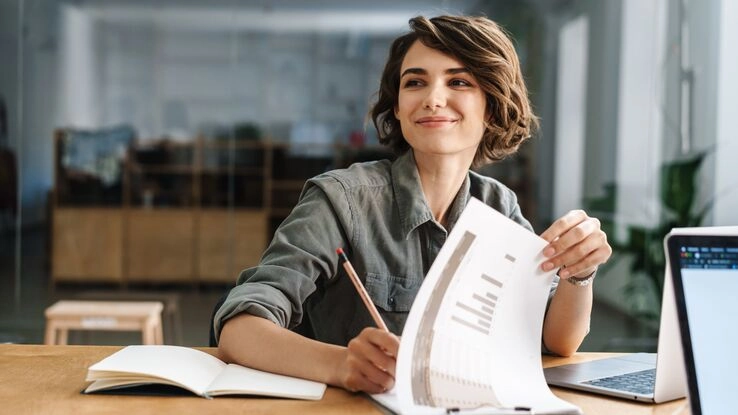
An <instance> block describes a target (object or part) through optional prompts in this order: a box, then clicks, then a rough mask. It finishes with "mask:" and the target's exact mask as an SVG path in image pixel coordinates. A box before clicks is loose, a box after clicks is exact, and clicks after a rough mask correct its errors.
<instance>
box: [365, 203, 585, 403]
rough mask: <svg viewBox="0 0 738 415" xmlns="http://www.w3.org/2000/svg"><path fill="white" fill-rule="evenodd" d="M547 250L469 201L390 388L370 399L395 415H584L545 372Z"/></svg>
mask: <svg viewBox="0 0 738 415" xmlns="http://www.w3.org/2000/svg"><path fill="white" fill-rule="evenodd" d="M546 244H547V243H546V241H544V240H543V239H541V238H540V237H538V236H536V235H535V234H533V233H532V232H530V231H528V230H527V229H525V228H523V227H522V226H520V225H518V224H517V223H515V222H513V221H512V220H510V219H508V218H507V217H505V216H504V215H502V214H500V213H499V212H497V211H495V210H494V209H492V208H490V207H489V206H487V205H485V204H483V203H482V202H480V201H478V200H476V199H472V200H471V201H470V202H469V203H468V205H467V207H466V208H465V210H464V212H463V213H462V215H461V217H460V218H459V220H458V222H457V223H456V225H455V226H454V228H453V230H452V231H451V233H450V234H449V236H448V238H447V240H446V243H445V244H444V245H443V248H442V249H441V251H440V252H439V254H438V256H437V258H436V260H435V262H434V263H433V265H432V266H431V268H430V270H429V272H428V275H426V278H425V281H424V282H423V285H422V286H421V288H420V291H419V292H418V295H417V297H416V299H415V302H414V303H413V306H412V308H411V310H410V314H409V315H408V319H407V322H406V324H405V329H404V331H403V332H402V337H401V341H400V350H399V355H398V359H397V371H396V376H395V388H394V389H393V390H391V391H390V392H388V393H385V394H380V395H372V398H373V399H374V400H375V401H377V402H379V403H380V404H381V405H382V406H384V407H386V408H387V409H389V410H391V411H393V412H395V413H412V414H423V413H428V414H435V413H438V414H443V413H447V411H453V412H456V411H463V412H465V411H467V410H469V411H474V410H476V411H477V412H479V413H485V414H489V413H515V414H518V413H536V414H544V413H580V411H579V409H578V408H577V407H576V406H574V405H572V404H570V403H568V402H566V401H563V400H561V399H559V398H558V397H556V396H555V395H553V393H552V392H551V390H550V389H549V388H548V385H547V384H546V381H545V379H544V376H543V368H542V363H541V330H542V326H543V316H544V313H545V308H546V302H547V299H548V294H549V290H550V287H551V284H552V281H553V278H554V274H555V271H552V272H543V271H541V270H540V267H539V264H540V263H541V262H543V256H542V254H541V251H542V250H543V248H544V247H545V246H546Z"/></svg>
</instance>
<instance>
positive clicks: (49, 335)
mask: <svg viewBox="0 0 738 415" xmlns="http://www.w3.org/2000/svg"><path fill="white" fill-rule="evenodd" d="M44 344H48V345H54V344H56V324H54V322H53V321H49V320H46V332H45V333H44Z"/></svg>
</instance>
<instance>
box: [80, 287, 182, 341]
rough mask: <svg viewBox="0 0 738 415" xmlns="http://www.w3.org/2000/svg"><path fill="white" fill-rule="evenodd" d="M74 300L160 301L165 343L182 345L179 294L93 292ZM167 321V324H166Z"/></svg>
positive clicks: (81, 294) (87, 292)
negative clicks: (162, 305)
mask: <svg viewBox="0 0 738 415" xmlns="http://www.w3.org/2000/svg"><path fill="white" fill-rule="evenodd" d="M71 299H74V300H85V301H138V302H141V301H160V302H161V303H162V304H164V309H163V310H162V312H161V317H162V325H163V326H164V342H165V343H166V344H177V345H182V316H181V315H180V312H179V294H177V293H165V292H150V291H105V290H91V291H82V292H79V293H75V294H74V296H73V298H71ZM165 321H166V323H164V322H165Z"/></svg>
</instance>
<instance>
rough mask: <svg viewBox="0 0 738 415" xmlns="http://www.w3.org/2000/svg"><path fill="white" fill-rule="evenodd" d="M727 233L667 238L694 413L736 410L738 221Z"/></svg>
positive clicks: (689, 394) (732, 411)
mask: <svg viewBox="0 0 738 415" xmlns="http://www.w3.org/2000/svg"><path fill="white" fill-rule="evenodd" d="M723 229H726V228H723ZM727 233H728V234H726V233H713V234H710V235H709V236H706V235H699V236H698V235H670V236H669V237H667V241H666V242H667V244H666V245H667V250H668V252H669V260H670V262H671V263H670V265H671V269H672V270H673V271H672V281H673V286H674V296H675V300H676V309H677V315H678V317H679V326H680V329H681V339H682V348H683V349H684V362H685V367H686V370H687V384H688V396H689V404H690V407H691V413H692V414H693V415H699V414H727V413H735V402H734V400H735V397H734V395H735V392H736V391H738V376H736V373H738V354H736V350H738V331H737V330H735V318H736V317H737V316H738V302H737V301H736V298H737V297H738V226H736V227H732V232H727Z"/></svg>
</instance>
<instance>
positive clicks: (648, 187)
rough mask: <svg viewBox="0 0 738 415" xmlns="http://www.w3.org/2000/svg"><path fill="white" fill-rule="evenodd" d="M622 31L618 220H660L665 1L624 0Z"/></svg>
mask: <svg viewBox="0 0 738 415" xmlns="http://www.w3.org/2000/svg"><path fill="white" fill-rule="evenodd" d="M620 34H621V41H620V73H619V75H620V76H619V80H618V111H617V121H618V128H617V141H616V143H617V144H616V146H617V150H616V153H615V159H616V176H615V178H616V182H617V184H618V195H617V208H616V212H617V221H618V224H620V225H623V226H626V225H627V226H630V225H637V226H642V227H650V226H652V225H653V224H654V223H658V221H659V220H660V216H659V215H660V212H659V205H660V202H659V185H660V180H659V171H660V166H661V146H662V145H661V128H662V116H661V113H662V111H661V94H662V92H661V91H662V90H663V76H662V72H663V61H664V58H663V56H664V53H665V43H664V37H665V34H666V1H665V0H651V1H640V0H623V2H622V26H621V32H620ZM620 236H621V238H622V237H625V236H626V235H625V234H624V233H623V234H621V235H620Z"/></svg>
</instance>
